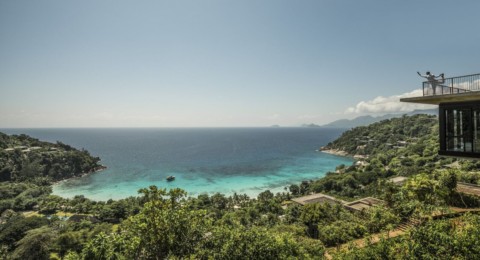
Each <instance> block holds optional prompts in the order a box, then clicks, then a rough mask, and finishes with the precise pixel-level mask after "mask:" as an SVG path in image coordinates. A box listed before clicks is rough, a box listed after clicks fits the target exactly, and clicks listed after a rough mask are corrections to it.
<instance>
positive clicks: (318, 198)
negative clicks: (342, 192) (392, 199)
mask: <svg viewBox="0 0 480 260" xmlns="http://www.w3.org/2000/svg"><path fill="white" fill-rule="evenodd" d="M292 201H294V202H296V203H298V204H300V205H302V206H304V205H307V204H312V203H329V204H331V205H342V206H343V207H344V208H345V209H347V210H350V211H362V210H365V209H368V208H370V207H373V206H376V205H380V204H382V203H383V200H379V199H376V198H373V197H366V198H363V199H359V200H356V201H352V202H346V201H343V200H340V199H336V198H334V197H332V196H328V195H325V194H322V193H315V194H311V195H308V196H303V197H298V198H294V199H292Z"/></svg>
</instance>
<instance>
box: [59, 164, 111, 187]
mask: <svg viewBox="0 0 480 260" xmlns="http://www.w3.org/2000/svg"><path fill="white" fill-rule="evenodd" d="M106 169H107V166H105V165H100V166H98V167H96V168H94V169H93V170H92V171H90V172H84V173H81V174H79V175H75V176H73V177H70V178H65V179H61V180H57V181H53V182H52V183H51V184H50V186H52V187H53V186H54V185H58V184H61V183H62V182H65V181H68V180H72V179H79V178H83V177H85V176H87V175H90V174H94V173H97V172H101V171H103V170H106Z"/></svg>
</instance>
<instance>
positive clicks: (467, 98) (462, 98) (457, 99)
mask: <svg viewBox="0 0 480 260" xmlns="http://www.w3.org/2000/svg"><path fill="white" fill-rule="evenodd" d="M472 101H480V91H475V92H466V93H458V94H444V95H435V96H423V97H411V98H401V99H400V102H410V103H419V104H430V105H439V104H444V103H463V102H472Z"/></svg>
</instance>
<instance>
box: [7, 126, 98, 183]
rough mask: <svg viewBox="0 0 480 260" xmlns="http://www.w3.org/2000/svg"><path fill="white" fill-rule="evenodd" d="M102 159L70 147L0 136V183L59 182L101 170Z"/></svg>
mask: <svg viewBox="0 0 480 260" xmlns="http://www.w3.org/2000/svg"><path fill="white" fill-rule="evenodd" d="M99 161H100V158H98V157H92V156H91V155H90V154H89V153H88V151H85V150H77V149H75V148H73V147H71V146H69V145H66V144H63V143H61V142H57V143H56V144H52V143H48V142H42V141H39V140H38V139H35V138H32V137H29V136H27V135H11V136H9V135H6V134H3V133H0V181H8V180H15V181H21V180H27V179H32V178H39V177H47V178H48V179H49V180H51V181H58V180H62V179H67V178H71V177H75V176H79V175H82V174H85V173H91V172H94V171H97V170H99V169H102V166H101V165H100V164H99Z"/></svg>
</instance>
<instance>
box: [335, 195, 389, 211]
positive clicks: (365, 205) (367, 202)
mask: <svg viewBox="0 0 480 260" xmlns="http://www.w3.org/2000/svg"><path fill="white" fill-rule="evenodd" d="M383 203H384V201H383V200H379V199H377V198H373V197H366V198H363V199H359V200H356V201H352V202H348V203H345V204H343V207H345V208H346V209H348V210H350V211H362V210H367V209H369V208H370V207H373V206H377V205H381V204H383Z"/></svg>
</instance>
